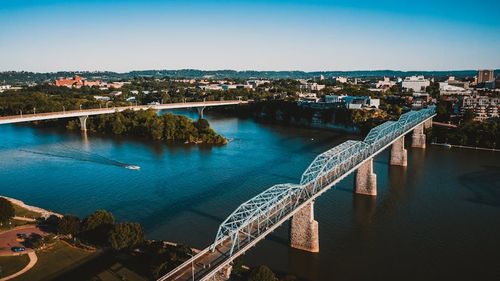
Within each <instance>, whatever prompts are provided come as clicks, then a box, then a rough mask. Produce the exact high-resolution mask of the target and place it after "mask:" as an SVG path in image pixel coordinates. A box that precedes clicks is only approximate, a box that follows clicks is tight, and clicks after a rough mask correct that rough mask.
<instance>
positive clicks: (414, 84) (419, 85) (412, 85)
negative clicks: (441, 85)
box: [402, 75, 431, 93]
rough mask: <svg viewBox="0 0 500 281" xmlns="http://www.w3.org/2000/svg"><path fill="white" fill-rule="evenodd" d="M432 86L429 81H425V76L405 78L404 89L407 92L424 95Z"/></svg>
mask: <svg viewBox="0 0 500 281" xmlns="http://www.w3.org/2000/svg"><path fill="white" fill-rule="evenodd" d="M430 85H431V81H430V80H429V79H425V78H424V76H422V75H419V76H410V77H405V79H404V80H403V84H402V87H403V88H405V89H407V90H410V89H411V90H413V92H414V93H423V92H425V89H426V88H427V87H429V86H430Z"/></svg>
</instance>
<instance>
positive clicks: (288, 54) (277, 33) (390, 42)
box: [0, 0, 500, 72]
mask: <svg viewBox="0 0 500 281" xmlns="http://www.w3.org/2000/svg"><path fill="white" fill-rule="evenodd" d="M267 2H268V1H263V0H254V1H227V0H222V1H159V0H158V1H153V0H150V1H138V0H124V1H116V0H115V1H96V0H91V1H82V0H67V1H62V0H38V1H37V0H27V1H21V0H13V1H2V5H0V38H1V39H0V71H7V70H16V71H20V70H25V71H35V72H54V71H116V72H127V71H131V70H146V69H200V70H220V69H234V70H278V71H279V70H303V71H336V70H338V71H351V70H379V69H392V70H403V71H409V70H463V69H483V68H487V69H497V68H499V67H500V51H499V50H500V2H499V1H492V0H486V1H480V2H475V3H471V2H470V1H463V0H457V1H448V0H447V1H430V0H423V1H418V2H415V1H411V2H410V1H397V0H386V1H370V0H359V1H355V2H354V3H351V2H350V1H349V2H348V1H321V0H316V1H315V0H312V1H293V0H289V1H284V0H283V1H272V3H267Z"/></svg>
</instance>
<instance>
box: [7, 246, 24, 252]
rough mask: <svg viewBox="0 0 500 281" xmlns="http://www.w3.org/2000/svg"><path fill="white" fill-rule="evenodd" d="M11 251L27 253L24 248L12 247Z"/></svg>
mask: <svg viewBox="0 0 500 281" xmlns="http://www.w3.org/2000/svg"><path fill="white" fill-rule="evenodd" d="M11 250H12V252H15V253H19V252H24V251H26V248H24V247H12V248H11Z"/></svg>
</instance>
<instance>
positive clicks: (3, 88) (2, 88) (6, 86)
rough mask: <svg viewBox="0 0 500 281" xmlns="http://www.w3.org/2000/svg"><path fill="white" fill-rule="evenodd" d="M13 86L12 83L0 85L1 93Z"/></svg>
mask: <svg viewBox="0 0 500 281" xmlns="http://www.w3.org/2000/svg"><path fill="white" fill-rule="evenodd" d="M10 88H11V86H10V85H0V93H2V92H4V91H7V90H9V89H10Z"/></svg>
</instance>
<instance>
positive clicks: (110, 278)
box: [97, 263, 146, 281]
mask: <svg viewBox="0 0 500 281" xmlns="http://www.w3.org/2000/svg"><path fill="white" fill-rule="evenodd" d="M97 277H98V278H99V280H101V281H121V280H128V281H145V280H146V279H145V278H144V277H141V276H139V275H138V274H136V273H135V272H133V271H131V270H130V269H128V268H127V267H125V266H123V265H122V264H121V263H115V264H113V265H112V266H111V267H109V268H108V269H106V270H104V271H102V272H101V273H99V274H98V275H97Z"/></svg>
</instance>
